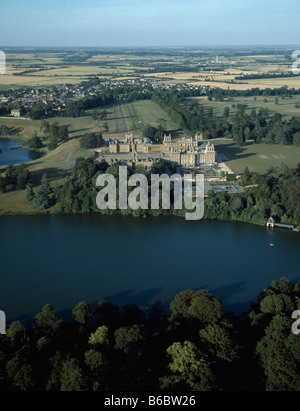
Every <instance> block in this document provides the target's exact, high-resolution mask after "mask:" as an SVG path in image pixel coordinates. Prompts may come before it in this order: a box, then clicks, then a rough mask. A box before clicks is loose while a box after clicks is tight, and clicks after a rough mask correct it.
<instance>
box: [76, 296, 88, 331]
mask: <svg viewBox="0 0 300 411" xmlns="http://www.w3.org/2000/svg"><path fill="white" fill-rule="evenodd" d="M72 317H73V319H74V320H75V321H76V322H77V323H78V324H80V325H82V326H87V325H88V323H89V319H90V317H91V309H90V306H89V305H88V304H87V303H86V302H85V301H81V302H80V303H79V304H77V305H76V307H74V308H73V310H72Z"/></svg>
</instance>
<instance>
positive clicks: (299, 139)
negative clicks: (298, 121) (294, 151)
mask: <svg viewBox="0 0 300 411" xmlns="http://www.w3.org/2000/svg"><path fill="white" fill-rule="evenodd" d="M293 144H295V145H297V146H300V131H298V132H297V133H295V134H294V136H293Z"/></svg>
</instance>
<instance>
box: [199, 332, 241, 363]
mask: <svg viewBox="0 0 300 411" xmlns="http://www.w3.org/2000/svg"><path fill="white" fill-rule="evenodd" d="M199 336H200V339H201V340H202V342H203V344H204V346H205V348H206V350H205V352H207V353H210V354H211V356H212V358H213V359H216V358H220V359H221V360H223V361H227V362H233V361H234V360H236V359H237V358H238V346H237V345H236V344H235V343H234V342H233V341H232V339H231V338H230V336H229V333H228V331H227V330H226V329H225V328H223V327H221V326H219V325H218V324H209V325H207V326H206V327H205V328H203V329H202V330H200V332H199Z"/></svg>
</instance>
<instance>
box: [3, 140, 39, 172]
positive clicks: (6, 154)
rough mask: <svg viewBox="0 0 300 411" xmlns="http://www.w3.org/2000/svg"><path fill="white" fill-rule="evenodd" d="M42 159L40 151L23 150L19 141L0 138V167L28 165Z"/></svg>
mask: <svg viewBox="0 0 300 411" xmlns="http://www.w3.org/2000/svg"><path fill="white" fill-rule="evenodd" d="M40 157H41V154H40V153H39V152H38V151H35V150H29V149H23V148H22V146H21V144H20V143H19V142H18V141H15V140H10V139H6V138H0V166H8V165H10V164H20V163H27V162H28V161H32V160H36V159H37V158H40Z"/></svg>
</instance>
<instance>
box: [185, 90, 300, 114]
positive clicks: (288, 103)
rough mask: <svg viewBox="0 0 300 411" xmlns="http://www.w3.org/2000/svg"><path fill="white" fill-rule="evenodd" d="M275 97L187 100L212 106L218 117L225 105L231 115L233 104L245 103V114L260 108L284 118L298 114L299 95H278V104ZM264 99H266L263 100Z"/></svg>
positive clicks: (199, 98)
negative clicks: (287, 96) (288, 96)
mask: <svg viewBox="0 0 300 411" xmlns="http://www.w3.org/2000/svg"><path fill="white" fill-rule="evenodd" d="M275 98H276V97H275V96H257V97H256V100H254V97H234V98H233V99H231V100H224V101H209V100H208V99H207V97H191V98H189V99H188V100H190V101H191V100H197V101H198V102H199V103H200V104H202V105H203V106H205V107H212V108H213V111H214V115H215V116H216V117H218V118H220V119H223V111H224V108H225V107H229V108H230V115H231V116H233V115H234V114H235V113H236V111H237V109H236V107H235V108H233V107H232V105H233V104H235V105H237V104H246V105H247V106H248V108H247V109H246V113H247V114H250V113H251V110H252V109H255V110H256V111H258V110H259V109H260V108H267V109H268V110H270V113H271V114H272V113H274V112H278V113H281V114H282V115H283V116H284V117H285V119H288V118H291V117H292V116H300V108H296V107H295V104H297V103H298V104H299V105H300V95H295V96H292V98H285V99H282V98H281V97H279V100H278V104H275ZM265 99H266V100H267V101H264V100H265Z"/></svg>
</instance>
